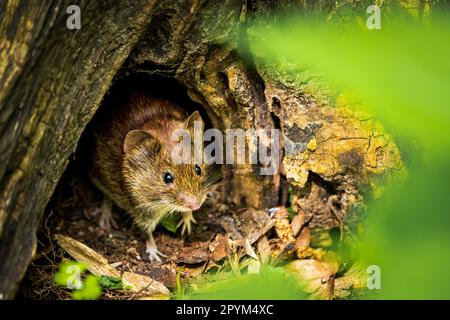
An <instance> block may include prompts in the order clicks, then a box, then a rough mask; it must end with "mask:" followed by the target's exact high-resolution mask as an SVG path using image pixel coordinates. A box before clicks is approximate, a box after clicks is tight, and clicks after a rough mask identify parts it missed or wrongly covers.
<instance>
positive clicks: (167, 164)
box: [90, 94, 208, 230]
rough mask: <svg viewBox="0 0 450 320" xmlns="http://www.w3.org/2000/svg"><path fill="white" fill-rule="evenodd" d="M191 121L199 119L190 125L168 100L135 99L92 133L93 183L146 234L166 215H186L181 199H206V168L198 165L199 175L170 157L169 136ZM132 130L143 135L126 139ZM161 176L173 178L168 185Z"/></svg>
mask: <svg viewBox="0 0 450 320" xmlns="http://www.w3.org/2000/svg"><path fill="white" fill-rule="evenodd" d="M193 118H195V120H201V118H200V116H199V115H198V113H194V114H192V115H191V117H190V120H191V121H188V120H187V114H186V113H185V111H184V110H183V109H181V108H180V107H178V106H177V105H175V104H174V103H172V102H169V101H167V100H163V99H159V98H154V97H149V96H145V95H143V94H134V95H132V96H131V97H130V99H129V100H128V101H127V102H126V103H125V105H122V106H120V108H117V110H115V109H113V110H112V112H111V114H110V117H109V118H108V119H106V121H103V123H102V125H101V126H97V127H96V129H95V130H94V142H93V156H92V165H91V171H90V176H91V179H92V181H93V183H94V184H95V185H96V186H97V187H98V188H99V189H100V190H101V191H102V192H103V193H104V194H105V195H106V196H107V197H108V198H110V199H111V200H113V201H114V202H115V203H116V204H117V205H118V206H119V207H121V208H123V209H125V210H126V211H128V212H129V214H130V215H131V216H132V217H133V219H134V221H135V223H136V224H137V225H139V226H140V227H141V228H143V229H144V230H149V229H153V228H154V227H155V226H156V224H157V223H158V222H159V220H160V219H161V218H162V217H163V216H164V215H167V214H169V213H171V212H177V211H187V210H188V209H187V208H186V205H185V203H184V201H183V197H180V195H181V194H188V195H190V196H193V197H195V198H196V199H198V201H199V202H200V203H203V202H204V200H205V199H206V194H207V192H208V183H207V178H208V177H207V175H208V172H207V171H208V168H206V167H205V165H202V164H200V168H201V169H202V173H201V175H200V176H199V175H198V174H197V173H196V172H195V170H194V164H182V165H176V164H174V163H173V162H172V159H171V157H170V152H171V149H172V147H173V143H174V142H172V141H171V134H172V132H173V131H174V130H176V129H177V128H186V129H188V130H190V129H191V128H190V122H192V120H194V119H193ZM133 130H140V131H139V132H138V133H141V132H143V134H138V135H134V136H133V135H132V134H129V132H130V131H133ZM141 130H142V131H141ZM127 134H129V135H128V137H127ZM130 137H131V138H130ZM125 142H127V144H128V145H124V143H125ZM125 150H126V151H125ZM165 172H170V173H171V174H172V175H173V176H174V182H173V183H172V184H166V183H165V182H164V181H163V175H164V173H165Z"/></svg>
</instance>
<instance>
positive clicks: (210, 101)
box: [0, 0, 401, 298]
mask: <svg viewBox="0 0 450 320" xmlns="http://www.w3.org/2000/svg"><path fill="white" fill-rule="evenodd" d="M30 3H31V4H30ZM287 3H289V1H287ZM312 3H314V2H309V1H303V2H302V6H304V7H305V8H306V7H308V6H309V7H311V6H313V4H312ZM69 5H71V3H70V2H68V1H61V0H57V1H51V2H49V1H43V2H39V1H35V2H29V1H26V0H20V1H6V2H5V1H3V2H2V3H0V35H1V38H0V48H1V49H0V50H1V51H0V79H1V85H0V130H1V132H2V138H1V140H0V160H1V161H0V257H1V260H0V297H3V298H12V297H14V294H15V291H16V290H17V288H18V285H19V283H20V280H21V278H22V276H23V274H24V272H25V270H26V268H27V266H28V264H29V262H30V260H31V258H32V256H33V254H34V251H35V248H36V232H37V228H38V226H39V221H40V219H41V217H42V214H43V212H44V209H45V206H46V204H47V203H48V201H49V199H50V197H51V195H52V193H53V190H54V188H55V186H56V184H57V183H58V180H59V178H60V177H61V175H62V173H63V172H64V169H65V168H66V166H67V164H68V159H69V157H70V155H71V154H72V153H73V152H74V151H75V149H76V146H77V143H78V140H79V138H80V136H81V133H82V132H83V130H84V128H85V127H86V125H87V123H88V122H89V120H90V119H91V117H92V116H93V115H94V113H95V111H96V110H97V107H98V106H99V105H100V103H101V101H102V98H103V97H104V95H105V93H106V92H107V90H108V88H109V87H110V86H111V84H112V82H113V80H114V78H115V77H117V78H119V77H125V76H126V75H128V74H131V73H134V72H146V73H149V74H154V75H163V76H166V77H170V78H174V79H176V80H177V81H178V82H179V83H181V85H183V86H184V87H186V88H187V89H188V93H189V96H190V98H191V99H192V100H194V101H196V102H199V103H201V104H202V105H203V106H204V107H205V110H206V111H207V113H208V116H209V117H210V119H211V123H212V125H213V127H216V128H220V129H227V128H243V129H250V128H253V129H258V128H264V129H271V128H279V129H281V132H282V136H283V141H284V143H285V144H286V143H290V144H293V145H295V146H296V147H295V148H294V149H289V150H290V151H289V152H287V153H286V157H285V159H284V162H283V163H284V172H283V171H282V172H281V174H278V173H277V174H274V175H271V176H258V175H257V174H255V172H256V171H255V167H254V166H252V165H240V166H226V167H225V168H224V169H223V170H224V181H225V185H224V190H223V191H224V192H223V193H224V194H225V195H226V196H224V199H223V201H226V202H227V203H233V204H235V205H236V206H238V207H239V206H243V205H244V206H246V207H252V208H255V209H266V208H269V207H272V206H275V205H277V204H279V203H280V201H284V200H283V199H280V194H282V193H280V188H281V186H282V177H283V176H284V175H286V176H287V178H288V179H289V180H290V182H291V183H292V184H293V185H294V186H296V187H298V188H301V189H302V190H304V193H306V196H305V197H303V198H301V201H303V202H302V203H303V205H305V206H306V207H307V206H308V204H309V203H310V202H311V201H319V200H317V199H316V198H315V196H314V194H313V193H314V191H313V188H312V185H313V184H316V185H319V187H320V188H322V189H324V188H325V189H326V188H327V186H326V184H332V185H333V188H334V190H335V191H336V192H335V194H334V196H335V201H338V202H342V203H344V205H343V206H342V207H341V208H340V209H339V210H340V213H341V214H342V215H344V214H345V213H346V212H348V211H349V210H350V209H351V207H352V205H353V204H354V203H356V202H357V201H358V199H359V197H360V191H359V190H360V189H361V183H364V184H366V185H367V184H368V183H370V181H369V180H370V177H369V174H370V173H376V174H380V173H383V172H384V171H385V170H387V169H388V168H391V167H397V166H399V165H401V163H400V158H399V156H398V152H397V149H396V147H395V145H394V144H393V143H392V141H391V140H390V138H389V137H388V136H387V135H386V136H383V137H382V138H378V136H377V135H376V134H375V133H376V132H374V131H373V130H375V131H376V130H378V129H374V128H372V127H370V128H369V127H367V125H366V123H364V124H361V123H359V122H358V120H357V119H352V118H351V117H347V116H346V117H344V116H343V115H342V114H341V113H340V112H338V109H336V108H335V106H333V105H331V102H329V101H326V100H324V101H322V102H320V103H318V102H317V99H315V97H312V96H308V95H306V94H304V93H303V92H302V89H301V87H300V86H297V85H296V84H295V83H283V81H282V80H283V75H281V74H277V73H276V72H275V71H270V70H269V69H268V68H267V66H266V65H264V62H263V61H259V60H258V59H256V58H252V55H251V52H250V51H249V48H248V44H247V34H246V26H247V22H248V20H249V16H250V14H253V13H258V14H263V15H267V17H268V18H269V19H271V17H270V14H269V13H270V9H271V7H272V5H271V1H256V0H254V1H247V2H246V3H242V2H241V1H239V0H228V1H221V2H220V4H219V3H218V2H215V1H211V2H208V1H201V0H197V1H195V0H192V1H184V0H180V1H156V0H155V1H151V0H137V1H136V0H133V1H131V0H130V1H120V2H119V1H112V0H111V1H78V3H77V5H79V7H80V8H81V29H80V30H69V29H68V28H67V27H66V19H67V18H68V17H69V14H67V13H66V9H67V7H68V6H69ZM286 5H288V4H286ZM278 6H281V5H278ZM244 57H245V59H244ZM319 107H322V108H320V110H319ZM295 115H300V116H299V117H295ZM330 115H332V116H333V119H334V120H333V121H331V122H330V121H329V117H330ZM325 119H328V120H326V121H325ZM347 127H352V128H354V131H353V132H351V134H357V135H358V136H359V137H361V136H363V137H367V139H358V140H355V141H354V142H352V143H347V144H345V145H342V146H341V147H340V148H338V149H336V150H335V149H333V148H330V145H329V143H330V142H329V141H330V140H329V139H328V140H327V138H328V137H329V136H331V135H332V133H333V136H335V137H336V136H337V137H338V140H339V139H342V140H344V139H347V138H348V135H349V132H348V131H346V130H345V129H346V128H347ZM336 133H337V134H336ZM372 137H377V138H372ZM313 140H314V141H313ZM347 140H348V139H347ZM286 141H287V142H286ZM321 141H323V143H322V142H321ZM313 142H314V143H313ZM313 145H314V147H313ZM369 146H370V147H369ZM313 149H314V150H317V149H321V150H322V151H324V152H325V153H324V152H321V153H314V150H313ZM387 150H394V152H385V151H387ZM380 153H383V157H380ZM324 154H326V155H324ZM380 159H381V160H380ZM355 166H356V167H357V168H358V170H357V171H354V170H353V171H352V170H348V169H349V168H351V167H355ZM311 172H313V173H314V174H313V175H311V174H310V173H311ZM322 189H321V190H322ZM308 201H309V202H308ZM320 201H325V202H326V201H330V202H331V198H330V200H320ZM331 206H332V205H331V204H330V203H325V204H324V207H323V208H322V209H321V211H320V212H316V211H317V210H316V211H314V210H315V209H311V210H310V211H309V214H310V215H316V214H318V215H320V214H324V212H325V214H328V216H326V217H325V218H324V219H318V220H317V225H320V226H322V227H335V226H336V224H337V223H338V222H336V219H335V218H330V217H331V216H332V214H333V212H334V211H333V212H331V210H332V209H330V207H331ZM327 210H328V211H327ZM333 210H335V209H333ZM330 219H331V220H330ZM333 219H334V220H333ZM338 220H339V219H338Z"/></svg>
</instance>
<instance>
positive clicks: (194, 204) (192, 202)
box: [180, 193, 202, 211]
mask: <svg viewBox="0 0 450 320" xmlns="http://www.w3.org/2000/svg"><path fill="white" fill-rule="evenodd" d="M180 198H181V199H182V200H183V202H184V204H185V206H186V207H188V208H189V209H191V210H193V211H195V210H198V209H200V207H201V205H202V204H201V203H200V201H199V200H198V199H197V197H195V196H193V195H188V194H185V193H182V194H180Z"/></svg>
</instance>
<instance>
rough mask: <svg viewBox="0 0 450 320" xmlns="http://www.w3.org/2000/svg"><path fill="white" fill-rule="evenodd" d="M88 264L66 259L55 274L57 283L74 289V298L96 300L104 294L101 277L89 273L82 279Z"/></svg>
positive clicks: (54, 277)
mask: <svg viewBox="0 0 450 320" xmlns="http://www.w3.org/2000/svg"><path fill="white" fill-rule="evenodd" d="M86 270H87V265H86V264H84V263H81V262H77V261H65V262H63V263H61V264H60V265H59V270H58V271H57V272H56V273H55V274H54V275H53V280H54V281H55V283H56V284H58V285H59V286H62V287H66V288H69V289H72V299H74V300H94V299H97V298H99V297H100V295H101V294H102V287H101V285H100V283H99V279H98V278H97V277H96V276H94V275H92V274H89V275H87V276H86V277H84V279H82V278H81V277H82V275H83V273H84V272H85V271H86Z"/></svg>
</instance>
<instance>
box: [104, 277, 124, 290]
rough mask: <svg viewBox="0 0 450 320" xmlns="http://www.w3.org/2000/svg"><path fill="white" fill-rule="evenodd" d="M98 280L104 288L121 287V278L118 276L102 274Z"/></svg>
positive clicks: (115, 288)
mask: <svg viewBox="0 0 450 320" xmlns="http://www.w3.org/2000/svg"><path fill="white" fill-rule="evenodd" d="M98 281H99V283H100V285H101V286H102V287H103V288H104V289H110V290H120V289H122V288H123V283H122V279H120V278H116V277H111V276H105V275H102V276H100V277H99V279H98Z"/></svg>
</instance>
